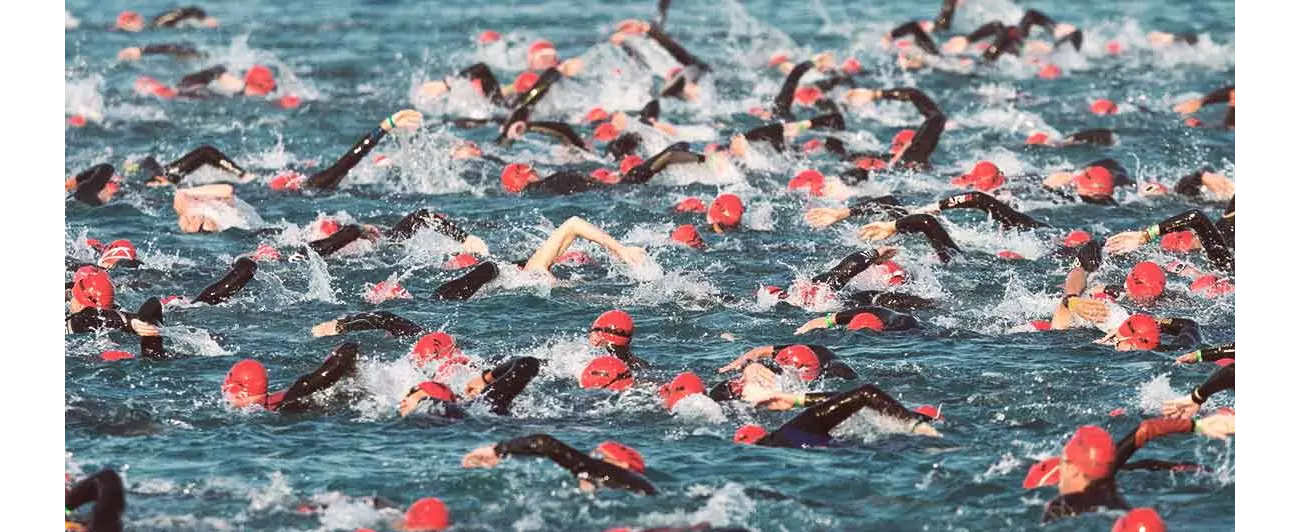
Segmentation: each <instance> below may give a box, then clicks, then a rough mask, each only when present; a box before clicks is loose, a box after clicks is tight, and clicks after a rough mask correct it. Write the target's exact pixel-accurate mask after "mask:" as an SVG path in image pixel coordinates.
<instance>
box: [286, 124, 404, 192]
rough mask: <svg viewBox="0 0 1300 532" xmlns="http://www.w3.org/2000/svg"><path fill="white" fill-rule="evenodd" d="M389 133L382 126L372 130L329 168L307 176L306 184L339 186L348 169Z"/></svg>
mask: <svg viewBox="0 0 1300 532" xmlns="http://www.w3.org/2000/svg"><path fill="white" fill-rule="evenodd" d="M387 134H388V132H387V131H384V128H382V127H376V128H375V129H372V130H370V133H367V134H366V136H364V137H361V138H360V139H358V140H357V143H356V144H353V145H352V148H351V149H349V150H348V151H347V153H344V154H343V156H342V157H339V159H338V160H337V161H334V164H332V165H330V167H329V168H326V169H324V170H321V171H319V172H316V173H315V174H313V175H312V176H311V177H309V178H307V181H306V184H307V185H308V186H310V187H312V188H318V189H321V190H333V189H335V188H338V186H339V183H340V182H342V181H343V178H344V177H345V176H347V175H348V171H349V170H352V168H353V167H355V166H356V165H357V164H358V163H360V162H361V160H362V159H365V158H366V154H368V153H370V150H373V149H375V145H377V144H379V141H380V140H382V139H383V138H384V135H387Z"/></svg>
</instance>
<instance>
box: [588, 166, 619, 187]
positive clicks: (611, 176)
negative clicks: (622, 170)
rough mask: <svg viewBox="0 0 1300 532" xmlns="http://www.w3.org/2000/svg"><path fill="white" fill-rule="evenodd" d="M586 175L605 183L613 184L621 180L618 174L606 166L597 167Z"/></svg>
mask: <svg viewBox="0 0 1300 532" xmlns="http://www.w3.org/2000/svg"><path fill="white" fill-rule="evenodd" d="M587 175H589V176H591V178H592V179H595V180H596V181H599V182H601V183H605V184H607V185H615V184H618V182H619V181H621V180H622V179H621V178H620V177H619V176H618V174H616V173H614V172H611V171H609V169H608V168H597V169H595V170H592V171H591V173H590V174H587Z"/></svg>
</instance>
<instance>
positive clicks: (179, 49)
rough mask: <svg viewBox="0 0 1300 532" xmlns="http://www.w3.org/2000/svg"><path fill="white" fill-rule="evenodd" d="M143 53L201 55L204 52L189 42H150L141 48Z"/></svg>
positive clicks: (183, 56)
mask: <svg viewBox="0 0 1300 532" xmlns="http://www.w3.org/2000/svg"><path fill="white" fill-rule="evenodd" d="M140 53H141V54H143V55H170V56H174V57H180V58H185V57H200V56H202V55H203V52H200V51H199V50H198V49H197V48H195V47H193V46H191V45H188V44H150V45H148V46H143V47H141V48H140Z"/></svg>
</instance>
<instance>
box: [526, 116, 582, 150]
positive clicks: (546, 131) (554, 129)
mask: <svg viewBox="0 0 1300 532" xmlns="http://www.w3.org/2000/svg"><path fill="white" fill-rule="evenodd" d="M527 130H528V131H534V132H537V133H541V134H543V135H547V136H549V137H552V138H556V139H559V140H560V141H561V142H563V143H564V144H566V145H569V146H573V147H575V148H578V149H580V150H587V143H586V141H584V140H582V137H581V136H580V135H578V132H576V131H574V130H573V126H570V125H568V124H565V123H563V122H547V121H535V122H529V123H528V129H527Z"/></svg>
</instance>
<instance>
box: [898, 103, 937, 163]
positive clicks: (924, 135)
mask: <svg viewBox="0 0 1300 532" xmlns="http://www.w3.org/2000/svg"><path fill="white" fill-rule="evenodd" d="M947 123H948V117H947V116H944V115H943V114H942V113H940V114H937V115H934V116H930V117H928V118H926V119H925V122H923V123H921V127H920V128H917V130H916V136H915V137H913V139H912V142H909V143H907V148H904V149H903V151H901V152H899V154H898V157H897V160H901V161H903V162H911V163H921V164H929V163H930V155H931V154H933V153H934V150H935V149H936V148H938V147H939V137H940V136H941V135H943V129H944V127H945V125H946V124H947Z"/></svg>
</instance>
